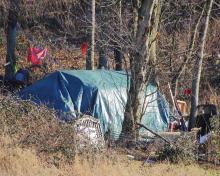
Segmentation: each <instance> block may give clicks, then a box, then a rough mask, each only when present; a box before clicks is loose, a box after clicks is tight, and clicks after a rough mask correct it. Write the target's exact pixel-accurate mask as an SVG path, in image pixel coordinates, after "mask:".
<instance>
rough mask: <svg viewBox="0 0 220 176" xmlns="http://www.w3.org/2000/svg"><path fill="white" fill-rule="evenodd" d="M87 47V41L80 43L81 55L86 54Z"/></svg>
mask: <svg viewBox="0 0 220 176" xmlns="http://www.w3.org/2000/svg"><path fill="white" fill-rule="evenodd" d="M87 49H88V43H87V42H83V43H82V44H81V52H82V55H83V56H86V54H87Z"/></svg>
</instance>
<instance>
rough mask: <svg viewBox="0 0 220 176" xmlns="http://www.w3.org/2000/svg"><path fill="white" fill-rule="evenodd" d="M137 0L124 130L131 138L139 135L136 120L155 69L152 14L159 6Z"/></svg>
mask: <svg viewBox="0 0 220 176" xmlns="http://www.w3.org/2000/svg"><path fill="white" fill-rule="evenodd" d="M135 2H136V5H135V8H136V9H134V22H137V24H134V30H133V48H134V49H133V50H132V51H131V53H130V64H131V78H130V89H129V94H128V101H127V105H126V110H125V119H124V122H123V127H122V134H121V137H122V138H126V139H128V140H131V139H132V140H133V139H137V137H138V133H137V131H136V130H135V129H136V123H137V122H140V120H141V117H142V116H143V114H144V113H143V100H144V98H145V91H146V86H147V83H148V81H149V78H150V75H151V71H152V61H151V59H150V44H151V34H152V25H154V24H155V23H152V18H153V12H154V10H155V7H156V6H158V4H159V0H142V1H135ZM137 12H138V14H137ZM136 15H138V16H136ZM126 139H124V140H126ZM122 140H123V139H122ZM124 140H123V141H124Z"/></svg>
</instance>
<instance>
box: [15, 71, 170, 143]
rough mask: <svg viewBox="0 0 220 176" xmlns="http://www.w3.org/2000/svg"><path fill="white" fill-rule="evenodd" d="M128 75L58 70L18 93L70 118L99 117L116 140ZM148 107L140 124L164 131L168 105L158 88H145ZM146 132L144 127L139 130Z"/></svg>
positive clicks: (104, 128)
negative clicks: (82, 116) (79, 114)
mask: <svg viewBox="0 0 220 176" xmlns="http://www.w3.org/2000/svg"><path fill="white" fill-rule="evenodd" d="M127 79H128V76H127V74H126V73H125V72H117V71H108V70H69V71H56V72H54V73H52V74H50V75H48V76H47V77H45V78H44V79H42V80H40V81H38V82H36V83H35V84H33V85H31V86H29V87H27V88H24V89H23V90H21V91H20V92H19V93H18V95H19V96H20V97H21V98H22V99H31V100H33V101H34V102H36V103H37V104H46V105H47V106H48V107H49V108H54V109H56V110H57V111H58V112H60V113H59V118H61V119H64V120H71V119H73V118H75V117H76V114H77V113H83V114H88V115H91V116H94V117H95V118H98V119H99V120H100V123H101V126H102V128H103V131H104V132H108V131H110V133H111V134H112V136H113V137H114V138H115V139H117V137H118V136H119V134H120V132H121V129H122V123H123V119H124V111H125V106H126V102H127V87H128V84H129V83H128V81H127ZM146 95H149V96H146V101H145V102H146V104H147V108H146V111H145V114H144V116H143V118H142V120H141V123H142V124H144V125H146V126H147V127H149V128H150V129H152V130H154V131H165V130H166V129H167V127H168V123H169V114H170V111H169V106H168V103H167V102H166V100H165V98H164V97H163V96H162V95H161V94H160V92H159V91H158V90H157V88H156V87H155V86H153V85H149V86H148V87H147V88H146ZM140 132H143V130H140Z"/></svg>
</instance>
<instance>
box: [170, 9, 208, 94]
mask: <svg viewBox="0 0 220 176" xmlns="http://www.w3.org/2000/svg"><path fill="white" fill-rule="evenodd" d="M204 9H205V8H203V10H202V13H201V14H200V16H199V18H198V20H197V22H196V23H195V26H194V27H193V29H194V31H193V32H192V35H191V38H190V44H189V47H188V54H187V55H186V56H185V58H184V61H183V63H182V64H181V65H180V67H179V69H178V71H177V74H175V75H174V77H173V79H172V81H171V85H172V92H173V95H174V97H176V96H177V88H178V82H179V79H180V76H181V75H182V73H183V72H184V70H185V68H186V65H187V63H188V62H189V60H190V59H191V58H192V54H193V52H194V49H195V42H196V37H197V34H198V29H199V25H200V23H201V19H202V17H203V13H204Z"/></svg>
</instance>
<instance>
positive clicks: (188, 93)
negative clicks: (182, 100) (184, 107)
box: [184, 89, 192, 95]
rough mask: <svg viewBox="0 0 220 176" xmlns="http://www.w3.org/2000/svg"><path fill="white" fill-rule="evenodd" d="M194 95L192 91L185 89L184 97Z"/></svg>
mask: <svg viewBox="0 0 220 176" xmlns="http://www.w3.org/2000/svg"><path fill="white" fill-rule="evenodd" d="M191 93H192V90H191V89H185V90H184V95H190V94H191Z"/></svg>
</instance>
